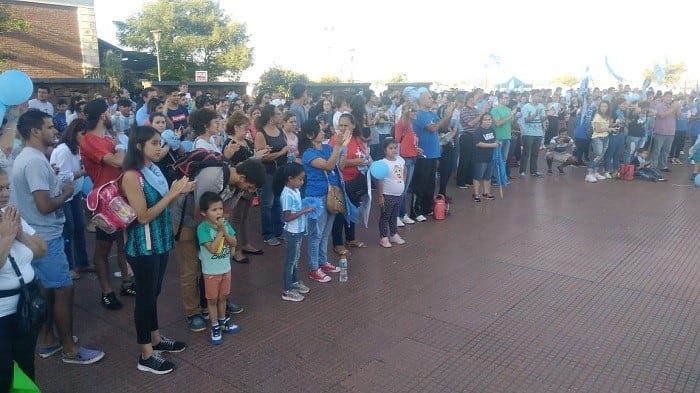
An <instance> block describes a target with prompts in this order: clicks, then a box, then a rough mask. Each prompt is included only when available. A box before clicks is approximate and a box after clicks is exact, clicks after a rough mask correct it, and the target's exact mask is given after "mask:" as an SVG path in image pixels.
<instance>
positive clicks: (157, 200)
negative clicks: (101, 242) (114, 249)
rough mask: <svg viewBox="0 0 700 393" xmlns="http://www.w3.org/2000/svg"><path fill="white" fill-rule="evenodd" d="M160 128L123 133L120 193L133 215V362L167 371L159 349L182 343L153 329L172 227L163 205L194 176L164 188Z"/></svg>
mask: <svg viewBox="0 0 700 393" xmlns="http://www.w3.org/2000/svg"><path fill="white" fill-rule="evenodd" d="M161 153H162V148H161V144H160V134H159V133H158V131H157V130H156V129H155V128H153V127H149V126H143V127H138V128H137V129H136V130H135V131H134V132H133V133H132V134H131V135H130V136H129V148H128V150H127V153H126V156H125V157H124V165H123V168H124V176H123V178H122V182H121V190H122V193H123V194H124V195H125V196H126V198H127V199H128V201H129V205H131V207H133V208H134V210H135V211H136V221H134V222H133V223H132V224H131V226H129V228H127V230H126V233H127V240H126V244H125V247H124V248H125V252H126V258H127V261H128V262H129V265H131V269H132V270H133V271H134V279H135V280H136V286H137V287H138V289H139V290H138V291H137V292H136V302H135V307H134V321H135V323H136V336H137V342H138V344H139V347H140V350H141V355H140V356H139V359H138V365H137V368H138V369H139V370H141V371H148V372H152V373H154V374H167V373H169V372H171V371H172V370H173V369H174V368H175V366H174V365H173V363H171V362H169V361H167V360H165V359H164V358H163V357H162V356H161V355H159V354H158V353H160V352H182V351H184V350H185V347H186V345H185V343H182V342H179V341H175V340H173V339H170V338H167V337H164V336H162V335H161V334H160V331H159V329H158V307H157V304H158V295H160V290H161V286H162V283H163V276H164V275H165V268H166V266H167V265H168V254H169V252H170V250H171V249H172V248H173V227H172V221H171V219H170V209H169V207H168V205H169V204H170V203H171V202H172V201H174V200H175V199H176V198H177V197H178V196H180V194H186V193H188V192H190V191H192V190H193V189H194V182H193V181H189V178H187V177H183V178H181V179H178V180H175V181H174V182H173V184H172V186H171V187H170V188H168V182H167V180H166V179H165V176H164V175H163V173H162V172H161V171H160V169H159V168H158V166H157V165H155V164H154V163H155V162H156V161H158V160H160V158H161Z"/></svg>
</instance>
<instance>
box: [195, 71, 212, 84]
mask: <svg viewBox="0 0 700 393" xmlns="http://www.w3.org/2000/svg"><path fill="white" fill-rule="evenodd" d="M194 81H195V82H208V81H209V73H208V72H207V71H195V72H194Z"/></svg>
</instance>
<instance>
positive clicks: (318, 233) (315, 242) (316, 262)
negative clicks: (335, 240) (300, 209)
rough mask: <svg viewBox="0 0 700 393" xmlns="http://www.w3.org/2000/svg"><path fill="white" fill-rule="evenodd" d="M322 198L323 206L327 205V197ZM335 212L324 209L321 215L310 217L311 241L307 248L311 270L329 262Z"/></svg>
mask: <svg viewBox="0 0 700 393" xmlns="http://www.w3.org/2000/svg"><path fill="white" fill-rule="evenodd" d="M315 198H318V199H320V203H321V204H322V206H326V197H325V195H324V196H322V197H315ZM334 221H335V214H328V210H326V209H323V212H322V213H321V216H320V217H318V218H316V219H314V218H311V217H309V243H308V244H307V246H306V249H307V251H308V253H309V270H316V269H318V267H319V266H320V265H321V264H324V263H326V262H328V238H329V237H330V236H331V230H332V229H333V222H334Z"/></svg>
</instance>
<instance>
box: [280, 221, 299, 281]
mask: <svg viewBox="0 0 700 393" xmlns="http://www.w3.org/2000/svg"><path fill="white" fill-rule="evenodd" d="M303 235H304V234H303V233H292V232H287V231H284V243H285V245H286V246H287V249H286V250H285V253H284V275H283V278H284V290H285V291H291V290H292V289H294V287H293V286H292V284H294V283H295V282H297V281H299V279H298V278H297V264H298V263H299V256H300V254H301V240H302V236H303Z"/></svg>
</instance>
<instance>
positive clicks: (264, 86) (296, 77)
mask: <svg viewBox="0 0 700 393" xmlns="http://www.w3.org/2000/svg"><path fill="white" fill-rule="evenodd" d="M294 82H304V83H308V82H309V77H308V76H306V74H300V73H298V72H294V71H291V70H285V69H283V68H279V67H275V68H270V69H268V70H267V71H265V72H263V74H262V75H260V83H258V87H257V89H258V91H265V92H271V93H281V94H283V95H285V96H289V87H290V86H291V85H292V83H294Z"/></svg>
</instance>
